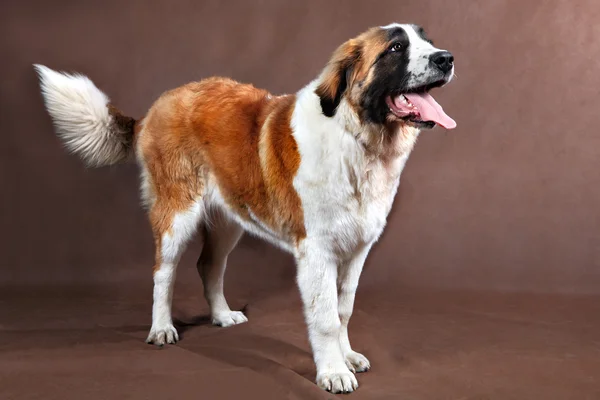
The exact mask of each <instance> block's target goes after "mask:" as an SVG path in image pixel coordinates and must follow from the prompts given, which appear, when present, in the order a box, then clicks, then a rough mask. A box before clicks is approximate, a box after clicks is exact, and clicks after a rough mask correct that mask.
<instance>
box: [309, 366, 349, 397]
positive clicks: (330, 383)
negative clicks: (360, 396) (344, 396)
mask: <svg viewBox="0 0 600 400" xmlns="http://www.w3.org/2000/svg"><path fill="white" fill-rule="evenodd" d="M317 385H318V386H319V387H320V388H321V389H325V390H327V391H328V392H331V393H351V392H353V391H355V390H356V389H357V388H358V381H357V380H356V377H355V376H354V374H353V373H352V372H350V370H349V369H348V368H343V369H342V368H338V369H336V370H331V371H325V372H321V373H320V374H318V375H317Z"/></svg>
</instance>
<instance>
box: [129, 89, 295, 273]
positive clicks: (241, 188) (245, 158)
mask: <svg viewBox="0 0 600 400" xmlns="http://www.w3.org/2000/svg"><path fill="white" fill-rule="evenodd" d="M294 102H295V96H280V97H270V95H269V94H268V92H266V91H264V90H260V89H257V88H255V87H253V86H252V85H246V84H240V83H237V82H235V81H232V80H229V79H225V78H210V79H206V80H204V81H201V82H195V83H190V84H188V85H185V86H182V87H181V88H178V89H175V90H172V91H169V92H167V93H165V94H164V95H163V96H161V98H159V99H158V100H157V101H156V103H155V104H154V105H153V107H152V108H151V110H150V112H149V113H148V115H147V116H146V118H145V119H144V122H143V125H144V126H143V132H142V134H141V135H140V137H139V141H140V142H139V149H140V151H141V154H142V158H143V160H144V164H145V167H146V169H147V171H148V174H149V179H150V186H151V190H150V191H151V192H152V194H153V202H151V203H152V206H151V209H150V220H151V224H152V227H153V231H154V233H155V238H156V240H157V248H158V249H160V238H161V237H162V235H163V234H164V233H165V232H168V231H169V229H170V228H171V223H172V220H173V217H174V215H175V214H176V213H178V212H182V211H185V210H187V209H189V207H190V206H191V205H192V204H193V203H194V202H195V201H198V199H199V198H200V197H201V196H202V195H203V191H204V188H205V187H206V184H207V183H208V181H209V180H210V179H213V178H214V180H215V181H216V183H217V186H218V189H219V192H220V193H221V195H222V196H223V198H224V200H225V202H226V203H227V204H228V206H229V207H230V208H231V210H232V211H233V212H235V213H237V214H238V215H239V216H241V217H242V218H244V219H246V220H248V221H252V220H253V217H254V216H255V217H257V218H258V219H260V221H261V223H263V224H264V225H266V226H268V227H269V228H270V229H271V230H272V231H274V232H275V233H276V234H278V235H281V236H282V237H284V238H286V239H288V240H291V241H296V242H297V241H298V240H300V239H302V238H303V237H304V236H305V235H306V232H305V229H304V217H303V212H302V207H301V202H300V198H299V197H298V194H297V193H296V191H295V189H294V187H293V184H292V182H293V178H294V176H295V174H296V171H297V169H298V167H299V165H300V155H299V153H298V149H297V146H296V143H295V141H294V138H293V136H292V130H291V126H290V119H291V115H292V112H293V109H294ZM261 156H262V157H261ZM159 252H160V250H158V252H157V257H159ZM159 263H160V260H158V259H157V264H159Z"/></svg>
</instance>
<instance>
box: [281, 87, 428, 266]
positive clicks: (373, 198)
mask: <svg viewBox="0 0 600 400" xmlns="http://www.w3.org/2000/svg"><path fill="white" fill-rule="evenodd" d="M342 122H344V121H342ZM350 123H351V122H350ZM292 126H293V128H294V136H295V139H296V142H297V144H298V149H299V152H300V156H301V160H302V161H301V164H300V168H299V169H298V172H297V175H296V178H295V180H294V186H295V188H296V190H297V191H298V194H299V196H300V198H301V201H302V207H303V210H304V222H305V225H306V231H307V236H308V237H309V238H311V239H312V240H316V241H318V242H319V244H320V245H326V246H329V247H330V248H329V250H333V251H334V252H335V253H337V254H339V255H342V256H352V254H353V253H354V252H356V251H357V250H358V249H360V248H361V247H362V246H364V245H367V244H369V243H371V242H373V241H375V240H377V239H378V238H379V236H380V234H381V232H382V231H383V228H384V227H385V223H386V219H387V216H388V214H389V212H390V208H391V206H392V202H393V200H394V197H395V195H396V191H397V189H398V185H399V182H400V174H401V172H402V169H403V168H404V165H405V163H406V160H407V158H408V155H409V153H410V149H412V144H413V143H411V144H410V146H409V148H408V151H404V152H400V153H398V154H399V155H397V156H394V157H381V156H379V155H376V154H372V153H371V154H370V153H369V152H368V151H367V150H366V148H365V146H364V145H363V144H361V143H360V140H357V137H356V136H354V135H352V134H350V133H349V132H347V131H346V130H345V129H344V128H343V127H342V124H340V121H339V119H333V118H328V117H325V116H324V115H323V114H322V113H321V109H320V106H319V102H318V97H317V96H316V95H315V94H314V92H313V91H312V90H311V86H310V85H309V86H308V87H307V88H305V89H304V90H303V91H301V92H300V93H299V94H298V102H297V104H296V109H295V111H294V116H293V118H292ZM416 134H417V132H415V137H414V138H411V140H412V141H413V142H414V139H416Z"/></svg>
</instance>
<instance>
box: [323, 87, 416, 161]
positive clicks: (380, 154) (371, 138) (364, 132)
mask: <svg viewBox="0 0 600 400" xmlns="http://www.w3.org/2000/svg"><path fill="white" fill-rule="evenodd" d="M332 118H333V119H334V120H335V121H336V122H337V123H338V124H339V125H340V126H341V127H342V129H343V130H344V131H345V132H347V133H348V134H350V135H352V136H353V137H354V138H355V139H356V140H357V142H358V143H360V145H361V146H362V147H363V148H364V150H365V153H366V154H368V155H369V156H370V157H374V158H381V159H387V160H393V159H395V158H398V157H404V156H407V155H408V154H409V153H410V152H411V151H412V149H413V148H414V146H415V143H416V141H417V138H418V136H419V132H420V130H419V129H418V128H416V127H413V126H410V125H407V124H403V123H398V122H391V123H389V124H386V125H380V124H373V123H369V122H363V121H361V119H360V118H359V116H358V115H357V114H356V112H355V111H354V109H353V108H352V107H351V106H350V104H349V103H348V101H346V100H345V99H343V100H342V101H341V102H340V104H339V106H338V108H337V111H336V113H335V115H334V116H333V117H332Z"/></svg>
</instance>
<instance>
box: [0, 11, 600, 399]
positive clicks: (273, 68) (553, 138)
mask: <svg viewBox="0 0 600 400" xmlns="http://www.w3.org/2000/svg"><path fill="white" fill-rule="evenodd" d="M598 20H600V3H599V2H597V1H592V0H588V1H579V2H565V1H563V2H558V1H556V2H544V3H543V4H542V2H534V1H531V2H528V1H523V0H521V1H516V0H503V1H493V2H473V1H466V0H465V1H462V0H461V1H452V2H450V1H425V0H420V1H398V0H395V1H366V0H365V1H348V0H336V1H333V0H329V1H321V0H318V1H317V0H314V1H277V0H261V1H246V0H239V1H219V0H215V1H191V0H190V1H183V0H178V1H158V0H157V1H147V0H131V1H113V0H105V1H102V2H92V1H76V0H60V1H59V0H55V1H31V0H30V1H3V2H2V4H1V5H0V50H1V52H0V54H1V57H2V62H1V63H0V77H1V78H0V79H1V86H0V90H1V96H0V124H1V129H0V132H1V134H2V137H1V140H2V145H1V146H0V180H1V187H2V196H1V199H2V200H1V201H2V206H1V209H0V218H1V223H0V224H1V226H2V230H1V235H2V237H0V247H1V249H2V257H1V258H0V264H1V265H0V284H3V285H5V286H7V287H8V286H12V287H21V288H26V289H23V290H25V291H24V292H19V293H20V295H18V296H17V297H16V298H15V299H18V300H14V303H12V302H7V303H4V304H5V305H6V308H5V309H4V310H1V309H0V311H2V312H5V314H2V315H4V316H5V318H8V317H6V315H9V314H10V315H12V316H13V317H14V321H18V322H19V323H21V322H22V321H24V320H25V319H27V316H26V314H27V313H30V312H31V311H32V309H34V308H36V307H38V306H39V303H37V302H34V303H27V304H29V305H28V307H29V308H26V310H27V311H26V312H25V314H22V313H20V311H15V310H16V308H13V307H12V305H13V304H17V303H18V302H19V301H22V300H23V299H25V298H31V297H32V296H33V297H35V295H32V293H33V292H32V291H28V290H29V289H27V288H28V287H31V286H28V285H43V286H45V287H51V286H53V285H58V284H60V285H65V284H68V285H70V286H72V287H73V286H77V285H79V286H81V287H84V286H82V285H90V284H94V285H96V284H98V283H110V284H111V285H112V286H111V287H113V288H120V289H123V288H124V287H126V286H125V285H129V284H131V285H134V282H139V283H140V286H141V287H144V289H142V292H143V295H142V294H140V296H139V299H143V300H139V301H140V302H142V303H143V306H140V315H141V316H140V318H139V321H140V324H142V326H143V327H137V328H139V329H138V330H139V332H142V333H139V336H140V338H142V336H143V331H144V329H146V328H147V327H146V326H145V325H143V324H147V322H148V312H149V293H150V285H151V277H150V271H151V266H152V263H153V260H152V257H153V249H152V241H151V237H150V232H149V228H148V225H147V222H146V219H145V215H144V213H143V211H142V210H141V208H140V207H139V200H138V179H137V170H136V167H135V166H134V165H127V166H118V167H114V168H105V169H99V170H86V169H84V168H83V167H82V164H81V163H80V162H79V160H78V159H76V158H75V157H73V156H69V155H67V154H66V153H65V152H64V151H63V149H62V148H61V146H60V144H59V142H58V140H57V139H56V137H55V135H54V133H53V131H52V128H51V125H50V120H49V117H48V116H47V114H46V113H45V111H44V109H43V106H42V100H41V96H40V94H39V91H38V86H37V80H36V76H35V74H34V72H33V69H32V67H31V64H32V63H42V64H45V65H47V66H49V67H51V68H54V69H63V70H69V71H78V72H81V73H84V74H87V75H88V76H90V77H91V79H92V80H94V82H95V83H96V84H97V85H98V86H99V87H100V88H101V89H103V90H104V91H105V92H106V93H107V94H108V95H109V96H110V97H111V99H112V100H113V102H114V103H116V104H117V105H118V106H119V107H120V108H121V109H123V110H124V111H126V112H127V113H129V114H131V115H132V116H135V117H140V116H142V115H143V114H144V112H145V111H146V110H147V108H148V107H149V106H150V104H151V103H152V101H153V100H154V99H155V98H156V97H157V96H158V95H159V94H160V93H161V92H162V91H164V90H167V89H170V88H173V87H175V86H177V85H180V84H183V83H185V82H188V81H190V80H194V79H200V78H203V77H207V76H210V75H215V74H219V75H225V76H230V77H233V78H236V79H238V80H241V81H247V82H251V83H254V84H255V85H257V86H260V87H264V88H268V89H270V90H272V91H273V92H275V93H282V92H293V91H296V90H298V89H299V88H300V87H301V86H303V85H304V84H306V83H307V82H308V81H309V80H311V79H312V78H313V77H315V76H316V74H317V73H318V72H319V71H320V69H321V68H322V67H323V66H324V64H325V62H326V60H327V58H328V57H329V54H330V53H331V51H332V50H333V49H334V48H335V47H336V46H337V45H338V44H340V43H341V42H342V41H344V40H346V39H348V38H349V37H351V36H353V35H355V34H357V33H359V32H361V31H362V30H363V29H365V28H367V27H369V26H373V25H382V24H387V23H389V22H392V21H399V22H403V21H408V22H417V23H419V24H421V25H423V26H424V27H425V28H426V29H427V30H428V31H429V33H430V36H431V37H432V38H433V39H434V40H435V41H436V44H438V45H439V46H441V47H445V48H447V49H449V50H451V51H452V52H453V53H454V55H455V58H456V66H457V70H456V72H457V75H458V77H457V79H456V80H455V81H454V82H453V83H452V84H451V85H450V86H448V87H447V88H445V89H443V90H439V91H438V92H437V93H438V94H437V96H436V97H437V98H438V100H439V101H440V103H442V105H443V106H444V108H445V110H446V111H447V112H448V114H450V115H451V116H453V117H454V118H455V119H456V121H457V122H458V128H457V129H456V130H455V131H452V132H446V131H444V130H442V129H440V128H436V129H435V130H433V131H431V132H425V133H424V134H423V135H422V136H421V138H420V140H419V143H418V145H417V147H416V150H415V151H414V153H413V155H412V156H411V159H410V160H409V162H408V165H407V167H406V169H405V172H404V173H403V176H402V183H401V185H400V190H399V195H398V197H397V201H396V203H395V207H394V209H393V212H392V214H391V216H390V218H389V224H388V228H387V230H386V232H385V235H384V237H383V238H382V240H381V241H380V243H379V244H378V245H377V246H376V248H375V249H374V250H373V252H372V254H371V256H370V258H369V260H368V265H367V269H366V270H365V273H364V275H363V280H362V281H361V293H363V295H364V296H366V293H370V292H374V293H381V294H382V298H383V297H384V296H383V295H384V294H385V293H390V292H393V293H399V292H401V291H400V290H397V288H398V287H403V288H405V289H410V288H423V289H427V290H429V289H436V288H437V289H439V288H442V289H444V288H445V289H473V290H478V291H512V292H514V291H518V292H544V293H562V294H600V268H599V263H600V245H599V241H598V237H600V207H599V206H598V205H599V204H600V185H598V183H599V182H600V168H599V166H600V161H599V159H600V135H599V134H598V127H597V124H596V123H595V122H596V119H597V116H598V113H599V112H600V74H599V73H598V66H597V65H598V60H600V41H599V40H598V37H600V25H599V24H598V23H597V21H598ZM197 253H198V246H197V245H194V244H193V245H192V246H191V248H190V250H189V251H188V252H187V253H186V257H184V259H183V261H182V266H181V269H180V271H181V273H180V275H179V280H178V282H179V285H180V286H182V287H184V286H185V285H186V284H187V283H190V287H192V288H199V287H200V283H199V280H198V278H197V277H196V276H195V269H194V268H193V263H194V261H195V257H196V255H197ZM293 276H294V268H293V264H292V260H291V259H290V258H289V257H288V256H287V255H284V254H282V253H280V252H278V251H277V250H275V249H273V248H272V247H270V246H268V245H265V244H263V243H261V242H259V241H257V240H254V239H252V238H245V239H244V240H243V242H242V244H241V246H240V247H239V248H238V249H237V250H236V251H235V252H234V254H233V255H232V256H231V258H230V270H229V272H228V281H227V282H228V283H227V285H228V288H229V291H230V293H232V294H231V296H232V297H233V298H237V303H238V305H240V304H242V303H243V302H245V301H247V302H248V303H249V304H250V305H251V304H252V303H253V302H254V303H255V304H260V299H261V298H263V297H261V296H263V295H262V294H263V293H273V292H281V293H287V294H286V295H283V296H282V298H288V297H290V298H293V299H295V300H297V299H296V298H295V297H294V296H295V295H294V294H292V293H294V292H293V286H294V281H293ZM86 287H87V286H86ZM36 290H37V289H36ZM114 290H119V289H114ZM182 290H183V293H186V292H185V290H186V289H185V288H184V289H182ZM194 290H195V289H194ZM194 290H191V289H190V291H189V293H188V294H189V295H190V296H192V295H197V296H199V294H197V293H196V294H192V293H195V292H194ZM35 293H37V292H35ZM113 295H114V294H113ZM181 296H182V297H185V295H181ZM264 296H267V295H266V294H265V295H264ZM360 296H361V295H360V294H359V303H358V304H359V306H360V304H361V303H360V301H361V300H360V298H361V297H360ZM116 298H119V296H116ZM185 298H187V297H185ZM198 299H199V297H198ZM394 299H395V297H393V296H392V295H388V301H390V302H391V303H390V304H392V305H390V307H393V304H394V301H395V300H394ZM280 300H281V299H278V300H277V301H280ZM295 300H294V301H295ZM7 301H8V300H7ZM11 301H12V300H11ZM181 301H185V299H184V300H181ZM195 301H196V299H194V302H195ZM200 301H201V300H198V302H200ZM281 301H283V300H281ZM365 301H367V300H365ZM48 302H49V304H50V303H51V301H49V300H48ZM123 302H124V303H123V304H129V305H128V306H123V307H124V308H125V310H126V311H124V313H131V308H134V306H133V305H132V304H134V303H132V302H133V300H132V299H131V298H127V296H123ZM190 302H191V300H190ZM467 303H468V302H467ZM542 303H544V301H542ZM9 304H11V306H10V307H9ZM190 304H191V303H190ZM194 304H195V303H194ZM274 304H275V303H274ZM362 304H363V305H362V306H363V307H366V308H365V310H366V312H367V313H369V314H372V315H377V313H379V314H380V316H381V313H383V312H384V311H383V309H384V308H378V307H379V306H380V305H379V303H372V305H373V308H370V309H369V308H368V303H367V302H365V303H362ZM375 304H378V305H377V306H376V305H375ZM560 304H562V303H560ZM296 306H298V307H299V305H298V304H296ZM296 306H295V307H296ZM64 307H66V306H65V305H64V304H62V303H60V305H59V306H58V309H60V310H64ZM273 307H275V306H273ZM381 307H384V306H381ZM559 308H560V307H559ZM577 309H578V310H580V311H581V308H577ZM54 312H56V311H54ZM61 312H63V311H61ZM74 312H75V311H74ZM81 312H82V313H83V311H81ZM11 313H12V314H11ZM535 313H537V311H536V312H535ZM75 314H76V315H78V314H77V312H75ZM84 314H85V313H84ZM61 315H62V314H61ZM584 315H585V317H583V320H586V319H589V317H590V314H584ZM596 315H597V314H596ZM82 318H84V319H85V317H83V315H82ZM124 318H127V317H124ZM265 318H266V317H265ZM298 318H299V317H298ZM297 322H298V324H300V319H297ZM363 322H364V321H363ZM0 326H2V319H0ZM19 326H21V325H19ZM36 326H37V325H36ZM21 327H22V326H21ZM137 328H136V329H137ZM488 328H489V327H488ZM15 329H16V328H15ZM23 329H25V328H23ZM294 329H296V330H298V329H300V325H296V326H295V328H294ZM434 329H435V328H434ZM486 329H487V328H486ZM490 330H491V331H493V330H494V329H490ZM136 332H138V331H136ZM211 332H213V331H211ZM302 332H303V331H302ZM586 332H588V331H586ZM595 332H598V331H597V330H595ZM396 334H397V331H396V333H394V334H391V333H390V335H391V336H394V337H395V335H396ZM231 335H233V334H231ZM369 335H371V334H369ZM461 335H462V334H461ZM391 336H390V337H391ZM517 336H518V335H517ZM369 337H371V336H369ZM13 339H14V338H13ZM298 340H300V339H298ZM378 340H379V339H378ZM578 340H581V338H578ZM91 342H94V341H91ZM533 342H535V340H533ZM27 343H29V342H27ZM94 343H95V342H94ZM302 343H304V344H303V345H302V346H303V349H304V350H306V349H307V347H306V343H305V342H302ZM596 343H597V342H596ZM23 347H24V348H28V346H27V345H25V344H24V345H23ZM267 347H268V346H267ZM595 351H596V352H597V349H596V350H595ZM596 354H597V353H596ZM303 357H304V358H303V360H304V359H309V358H308V356H307V355H304V356H303ZM234 358H235V357H234ZM242 364H243V363H242ZM306 365H307V368H308V370H307V371H308V372H306V376H307V377H309V379H310V374H311V373H312V372H310V368H312V367H310V362H307V363H306ZM596 367H597V365H595V366H594V368H596ZM11 368H12V367H11ZM477 368H478V367H477ZM477 368H475V369H477ZM532 369H534V370H535V367H534V366H532ZM307 382H308V380H307ZM390 382H392V381H390ZM513 382H514V381H513ZM471 384H472V383H471ZM465 385H466V384H465ZM499 385H500V386H499V387H502V384H499ZM467 386H468V385H467ZM467 386H465V387H467ZM15 393H16V392H15ZM373 393H375V392H372V393H371V396H375V394H373ZM415 393H419V392H415ZM565 393H569V391H568V390H567V392H565ZM538 394H539V393H538ZM301 398H302V397H301ZM372 398H376V396H375V397H372ZM382 398H384V397H382ZM418 398H425V397H418ZM432 398H441V397H435V396H434V397H432ZM504 398H508V397H504ZM529 398H531V397H529ZM540 398H541V397H540ZM546 398H548V397H546ZM564 398H566V397H564ZM578 398H583V397H578Z"/></svg>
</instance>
